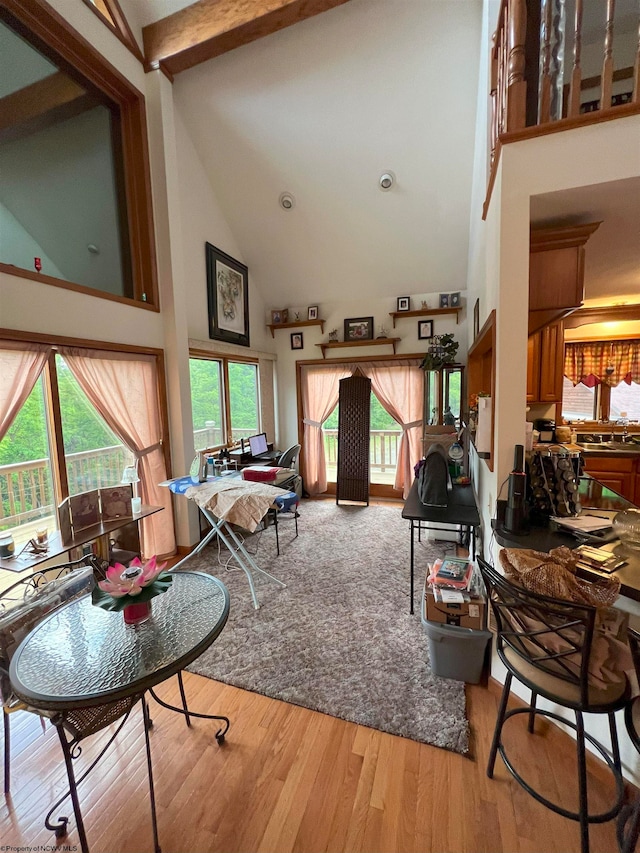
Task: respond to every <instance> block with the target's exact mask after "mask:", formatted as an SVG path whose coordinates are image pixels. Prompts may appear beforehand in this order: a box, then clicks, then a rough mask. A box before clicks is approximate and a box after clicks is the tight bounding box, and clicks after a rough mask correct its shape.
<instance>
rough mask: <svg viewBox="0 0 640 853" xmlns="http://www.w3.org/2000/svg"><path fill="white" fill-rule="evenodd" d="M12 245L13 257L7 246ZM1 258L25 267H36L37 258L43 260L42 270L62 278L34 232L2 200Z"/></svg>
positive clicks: (0, 221) (0, 207)
mask: <svg viewBox="0 0 640 853" xmlns="http://www.w3.org/2000/svg"><path fill="white" fill-rule="evenodd" d="M7 246H11V259H10V258H9V255H8V254H7V250H6V247H7ZM0 258H2V259H3V262H4V263H14V264H15V265H16V266H18V267H22V268H23V269H29V270H33V269H35V267H34V264H35V258H40V260H41V261H42V270H43V271H45V272H46V273H47V274H48V275H52V276H55V277H56V278H62V273H61V272H60V270H59V269H58V267H57V266H56V265H55V264H54V262H53V261H52V260H51V258H50V257H49V256H48V255H47V253H46V252H45V251H44V249H43V248H42V246H41V245H40V244H39V243H38V242H37V241H36V240H35V239H34V238H33V235H32V234H29V232H28V231H27V230H26V229H25V228H24V227H23V226H22V225H21V224H20V222H18V220H17V219H16V218H15V216H14V215H13V213H11V211H10V210H7V208H6V207H5V206H4V204H2V202H0Z"/></svg>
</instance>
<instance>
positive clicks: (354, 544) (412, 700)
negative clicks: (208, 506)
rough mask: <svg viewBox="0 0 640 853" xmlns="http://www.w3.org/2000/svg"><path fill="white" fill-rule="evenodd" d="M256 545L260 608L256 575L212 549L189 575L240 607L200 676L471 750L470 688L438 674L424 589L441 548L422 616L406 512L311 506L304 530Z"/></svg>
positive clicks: (421, 567)
mask: <svg viewBox="0 0 640 853" xmlns="http://www.w3.org/2000/svg"><path fill="white" fill-rule="evenodd" d="M279 531H280V556H279V557H278V556H276V546H275V531H274V529H273V527H271V528H267V529H266V530H265V531H263V532H262V533H256V534H253V535H251V536H248V537H247V540H246V543H245V544H246V547H247V548H248V549H249V550H250V552H251V553H255V559H256V562H257V563H258V565H259V566H261V568H263V569H265V570H266V571H268V572H270V573H271V574H273V575H274V576H275V577H277V578H279V579H280V580H282V581H284V582H285V583H286V584H287V587H286V589H282V588H281V587H278V586H277V585H276V584H274V583H272V582H271V581H268V580H267V579H266V578H264V577H261V576H260V575H257V576H256V590H257V593H258V599H259V601H260V604H261V607H260V609H259V610H254V608H253V605H252V602H251V596H250V593H249V586H248V583H247V578H246V576H245V575H244V573H243V572H242V571H240V570H239V569H237V568H235V569H234V568H232V566H233V563H232V562H230V563H229V568H228V569H227V568H225V565H224V564H225V562H227V561H228V558H229V553H228V552H227V551H225V550H224V549H222V550H221V551H220V552H219V551H218V547H217V545H216V544H213V545H209V546H207V547H206V548H205V549H204V550H203V551H202V552H201V553H200V554H199V555H197V556H195V557H194V558H192V559H191V560H189V561H188V562H187V564H186V565H185V566H184V569H185V570H197V571H205V572H208V573H210V574H214V575H216V576H217V577H219V578H221V579H222V580H223V581H224V583H225V584H226V585H227V587H228V589H229V593H230V596H231V609H230V615H229V620H228V622H227V625H226V627H225V629H224V631H223V632H222V634H221V635H220V637H219V638H218V639H217V640H216V642H215V643H214V644H213V645H212V646H211V647H210V648H209V649H208V650H207V651H205V652H204V654H203V655H202V656H201V657H200V658H198V660H197V661H195V662H194V663H193V664H192V665H191V666H190V667H189V669H190V670H191V671H192V672H196V673H199V674H200V675H204V676H207V677H208V678H213V679H216V680H217V681H222V682H225V683H226V684H232V685H234V686H236V687H241V688H244V689H246V690H253V691H255V692H257V693H262V694H264V695H265V696H269V697H271V698H273V699H281V700H284V701H285V702H292V703H294V704H296V705H302V706H303V707H305V708H311V709H313V710H316V711H322V712H323V713H325V714H330V715H332V716H334V717H340V718H341V719H344V720H349V721H352V722H355V723H359V724H361V725H364V726H371V727H372V728H375V729H380V730H381V731H385V732H390V733H391V734H396V735H401V736H403V737H406V738H411V739H412V740H416V741H421V742H423V743H428V744H433V745H434V746H439V747H442V748H445V749H449V750H453V751H455V752H460V753H465V752H467V751H468V721H467V717H466V713H465V694H464V684H462V683H461V682H458V681H452V680H449V679H444V678H438V677H436V676H434V675H432V673H431V670H430V666H429V652H428V646H427V638H426V635H425V633H424V629H423V626H422V623H421V619H420V613H419V610H420V607H419V602H420V600H421V592H420V588H421V585H422V582H423V578H424V574H425V571H426V566H427V562H428V560H430V559H431V560H433V559H435V558H436V557H437V556H441V555H442V546H441V545H429V544H425V543H423V544H422V545H421V546H419V548H418V549H417V551H418V553H417V556H416V587H417V592H416V613H415V614H414V615H413V616H412V615H410V614H409V546H410V532H409V522H408V521H405V520H403V519H402V517H401V508H400V506H399V505H398V507H397V508H396V507H386V506H369V507H363V506H336V505H335V504H334V503H333V502H329V501H303V503H302V505H301V508H300V519H299V531H300V534H299V536H298V537H297V538H295V536H294V534H295V530H294V525H293V522H292V521H284V520H283V521H281V522H280V526H279Z"/></svg>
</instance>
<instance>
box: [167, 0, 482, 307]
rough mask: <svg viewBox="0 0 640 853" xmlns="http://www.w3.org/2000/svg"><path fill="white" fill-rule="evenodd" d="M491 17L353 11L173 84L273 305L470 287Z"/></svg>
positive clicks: (406, 6) (477, 7)
mask: <svg viewBox="0 0 640 853" xmlns="http://www.w3.org/2000/svg"><path fill="white" fill-rule="evenodd" d="M480 13H481V3H479V2H477V0H458V2H432V0H413V2H409V1H408V0H385V2H378V0H376V2H372V0H351V2H349V3H347V4H346V5H343V6H339V7H337V8H335V9H332V10H330V11H328V12H324V13H323V14H322V15H319V16H317V17H315V18H312V19H310V20H307V21H304V22H302V23H298V24H296V25H295V26H293V27H290V28H288V29H286V30H283V31H281V32H278V33H275V34H273V35H271V36H268V37H266V38H263V39H260V40H259V41H256V42H253V43H251V44H248V45H245V46H244V47H242V48H239V49H237V50H234V51H232V52H231V53H227V54H225V55H223V56H220V57H217V58H216V59H213V60H210V61H209V62H206V63H204V64H202V65H200V66H197V67H196V68H193V69H191V70H189V71H185V72H183V73H182V74H180V75H178V76H177V77H176V80H175V83H174V93H175V102H176V105H177V108H178V110H179V112H180V114H181V115H182V117H183V119H184V121H185V124H186V126H187V129H188V131H189V134H190V136H191V138H192V139H193V142H194V145H195V147H196V150H197V151H198V153H199V156H200V158H201V160H202V161H203V163H204V165H205V168H206V170H207V172H208V175H209V179H210V181H211V185H212V187H213V189H214V191H215V193H216V195H217V196H218V198H219V200H220V202H221V204H222V207H223V210H224V212H225V215H226V217H227V219H228V221H229V224H230V226H231V229H232V231H233V233H234V237H235V239H236V241H237V243H238V245H239V246H240V247H241V250H242V255H243V260H244V261H245V262H246V263H247V264H248V266H249V270H250V272H251V274H252V276H253V278H254V281H255V283H256V284H257V286H258V287H259V288H260V289H261V290H262V292H263V294H264V295H265V299H266V301H267V302H268V304H273V305H276V304H286V303H287V302H288V301H291V299H292V294H296V301H297V302H298V303H299V304H313V303H314V302H318V301H319V300H321V299H323V298H324V299H345V298H347V297H348V298H354V299H358V298H361V297H366V296H369V297H371V298H376V297H383V296H388V295H397V294H402V293H428V292H434V293H437V292H440V291H455V290H461V289H464V288H465V286H466V274H467V249H468V237H469V216H470V196H471V182H472V164H473V144H474V132H475V113H476V94H477V93H476V89H477V73H476V69H477V67H478V61H479V60H478V56H479V47H480V23H481V21H480ZM444 79H446V87H445V88H443V86H442V85H441V82H442V81H443V80H444ZM438 81H440V82H438ZM447 93H450V95H448V94H447ZM388 170H391V171H393V172H394V173H395V175H396V178H397V183H396V185H395V186H394V187H393V189H392V190H391V191H389V192H386V193H385V192H382V191H381V190H380V189H379V187H378V181H379V178H380V175H381V174H382V173H383V172H386V171H388ZM283 191H288V192H291V193H292V194H293V195H294V197H295V201H296V204H295V207H294V209H293V210H291V211H288V212H285V211H283V210H282V209H281V208H280V207H279V205H278V199H279V196H280V194H281V193H282V192H283ZM221 248H224V247H221ZM298 297H299V298H298Z"/></svg>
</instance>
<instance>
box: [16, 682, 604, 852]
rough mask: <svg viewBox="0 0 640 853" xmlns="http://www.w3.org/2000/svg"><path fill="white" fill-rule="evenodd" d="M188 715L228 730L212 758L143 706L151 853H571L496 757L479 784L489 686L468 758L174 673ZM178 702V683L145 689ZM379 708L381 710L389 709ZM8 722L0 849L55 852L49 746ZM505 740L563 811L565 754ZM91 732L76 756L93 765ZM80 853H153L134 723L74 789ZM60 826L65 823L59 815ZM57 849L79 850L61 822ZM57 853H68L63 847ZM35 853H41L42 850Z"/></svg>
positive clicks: (491, 700)
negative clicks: (154, 818)
mask: <svg viewBox="0 0 640 853" xmlns="http://www.w3.org/2000/svg"><path fill="white" fill-rule="evenodd" d="M185 686H186V690H187V696H188V697H189V704H190V707H192V709H193V710H196V711H197V710H210V711H212V712H213V713H224V714H227V715H228V716H229V717H230V718H231V728H230V730H229V733H228V735H227V740H226V742H225V743H224V744H223V745H222V746H218V745H217V743H216V741H215V739H214V737H213V734H214V724H212V723H210V722H205V721H201V720H194V723H193V727H192V728H191V729H187V727H186V725H185V723H184V721H183V719H182V717H180V716H179V715H178V714H174V713H171V712H170V711H167V710H165V709H163V708H160V707H159V706H157V705H155V703H153V701H152V703H151V706H152V707H151V711H152V716H153V721H154V726H153V729H152V732H151V748H152V753H153V759H154V773H155V789H156V800H157V807H158V821H159V833H160V843H161V845H162V849H163V851H164V853H235V851H238V853H252V851H256V853H257V851H261V853H262V851H264V853H268V851H274V853H289V851H300V853H313V852H314V851H353V853H360V851H362V853H374V851H398V853H400V851H407V853H409V852H410V851H415V853H429V851H433V853H442V851H451V853H453V851H469V853H482V852H483V851H486V853H499V851H509V853H519V851H522V853H541V851H544V852H545V853H568V851H578V850H579V847H580V845H579V831H578V825H577V824H575V823H574V822H572V821H568V820H565V819H564V818H562V817H560V816H558V815H555V814H553V813H552V812H550V811H548V810H547V809H545V808H544V807H543V806H541V805H539V804H538V803H537V802H536V801H535V800H534V799H533V798H531V797H530V796H528V795H527V794H526V793H525V791H524V790H522V789H521V788H520V787H519V786H518V785H517V784H516V783H515V781H514V780H513V779H511V777H510V776H509V775H508V773H507V772H506V770H505V768H504V765H503V764H502V761H501V759H500V758H498V761H497V765H496V773H495V778H494V779H493V780H491V779H488V778H487V776H486V774H485V767H486V760H487V753H488V749H489V745H490V741H491V735H492V732H493V725H494V721H495V716H496V708H497V702H498V698H499V695H498V687H497V685H495V684H493V683H490V685H489V687H488V688H487V687H482V686H480V685H478V686H469V687H468V688H467V702H468V711H469V717H470V721H471V726H472V750H473V757H471V758H470V757H464V756H461V755H456V754H454V753H450V752H446V751H444V750H441V749H437V748H435V747H430V746H426V745H424V744H419V743H415V742H413V741H410V740H406V739H403V738H399V737H395V736H392V735H387V734H383V733H382V732H378V731H375V730H372V729H367V728H364V727H361V726H357V725H355V724H354V723H347V722H344V721H342V720H338V719H335V718H333V717H329V716H326V715H324V714H319V713H316V712H313V711H309V710H307V709H304V708H299V707H296V706H294V705H288V704H286V703H283V702H279V701H275V700H271V699H267V698H265V697H264V696H260V695H258V694H254V693H249V692H246V691H243V690H238V689H236V688H234V687H229V686H227V685H224V684H220V683H218V682H215V681H211V680H209V679H206V678H202V677H200V676H197V675H191V674H190V673H186V674H185ZM159 694H160V695H161V697H163V698H165V699H166V700H168V701H170V702H174V703H178V702H179V693H178V687H177V680H176V679H175V678H174V679H171V680H170V681H168V682H166V683H165V684H164V685H161V686H160V688H159ZM389 698H390V701H393V697H389ZM11 723H12V775H13V779H12V794H11V796H10V797H8V798H6V800H5V804H4V806H3V807H2V809H1V810H0V845H5V847H4V848H2V849H5V850H8V849H11V848H10V847H8V846H6V845H13V846H15V847H22V848H23V849H25V848H26V850H28V849H32V850H33V849H35V848H36V846H37V845H55V838H54V836H53V834H52V833H50V832H48V831H47V830H46V829H45V828H44V825H43V820H44V815H45V813H46V811H47V809H48V808H49V805H50V804H51V802H53V800H54V798H55V797H56V796H57V795H59V794H60V792H61V791H62V790H63V787H64V780H65V773H64V766H63V763H62V753H61V750H60V745H59V742H58V737H57V733H56V731H55V730H54V729H53V727H51V726H47V729H46V732H44V733H43V732H42V729H41V726H40V720H39V718H37V717H36V716H34V715H32V714H29V713H26V712H18V713H15V714H12V715H11ZM508 725H509V731H508V733H505V742H506V743H507V746H508V749H509V751H510V755H511V756H512V757H513V758H514V759H515V760H517V762H518V766H519V768H521V771H522V772H523V774H524V775H525V776H526V778H527V779H529V780H530V781H531V782H532V784H534V785H535V786H539V787H544V789H545V791H546V792H548V793H550V795H551V796H555V797H560V798H561V799H562V801H563V803H565V804H569V805H570V806H572V805H573V803H574V802H576V801H577V791H576V785H575V776H576V773H575V749H574V743H573V741H572V740H571V739H570V738H569V737H568V736H567V735H566V734H564V733H563V732H561V731H560V730H559V729H557V728H556V727H555V726H553V725H550V724H548V723H545V722H544V721H540V722H538V724H537V732H536V734H535V735H529V734H527V732H526V727H525V715H520V716H519V717H517V718H515V720H513V721H512V722H511V723H509V724H508ZM104 737H105V733H101V734H100V735H98V736H96V737H94V738H89V739H88V740H87V741H86V742H85V743H84V744H83V756H82V758H81V759H80V762H83V761H86V760H88V759H90V758H91V756H94V755H95V754H96V753H97V751H98V748H99V746H100V743H101V742H102V741H103V739H104ZM589 772H590V783H591V796H590V801H591V805H592V807H593V806H596V807H600V806H601V805H603V804H604V803H605V802H607V794H608V793H609V792H610V786H609V783H608V782H606V783H605V782H604V781H603V780H605V779H606V776H605V773H604V771H603V766H602V765H601V764H600V763H599V762H598V761H596V760H595V759H593V758H592V757H589ZM80 798H81V803H82V807H83V815H84V819H85V827H86V831H87V836H88V840H89V845H90V848H91V851H92V853H142V851H152V850H153V841H152V835H151V820H150V810H149V799H148V788H147V781H146V763H145V755H144V735H143V731H142V715H141V711H140V710H139V708H138V709H136V710H135V711H134V714H133V715H132V717H131V719H130V720H129V721H128V722H127V724H126V726H125V729H124V730H123V732H122V733H121V734H120V737H119V738H118V740H117V741H116V743H115V745H114V747H113V748H112V749H111V751H110V752H108V753H107V755H106V756H105V757H104V758H103V760H102V761H101V763H100V764H99V765H98V767H97V769H96V770H95V771H94V774H93V776H92V777H89V779H88V780H87V781H86V782H85V783H84V784H82V785H81V786H80ZM59 813H63V814H68V815H72V812H71V809H70V806H68V805H67V804H65V806H64V808H62V809H60V810H59ZM60 843H61V844H62V845H63V846H62V847H60V848H59V849H61V850H64V849H67V850H79V846H78V837H77V833H76V830H75V822H74V820H73V817H71V821H70V832H69V836H68V838H67V839H64V840H63V841H62V842H60ZM64 845H71V846H70V847H65V846H64ZM40 849H41V850H46V849H53V847H51V846H43V847H40ZM591 849H592V851H593V853H601V851H602V853H604V851H607V853H610V851H614V850H616V849H617V848H616V841H615V828H614V825H613V824H612V823H609V824H604V825H600V826H592V828H591Z"/></svg>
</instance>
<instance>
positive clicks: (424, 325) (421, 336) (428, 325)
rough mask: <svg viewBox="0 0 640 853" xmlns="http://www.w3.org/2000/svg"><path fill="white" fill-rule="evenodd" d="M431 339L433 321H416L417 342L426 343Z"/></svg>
mask: <svg viewBox="0 0 640 853" xmlns="http://www.w3.org/2000/svg"><path fill="white" fill-rule="evenodd" d="M432 337H433V320H419V321H418V340H419V341H428V340H430V339H431V338H432Z"/></svg>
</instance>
